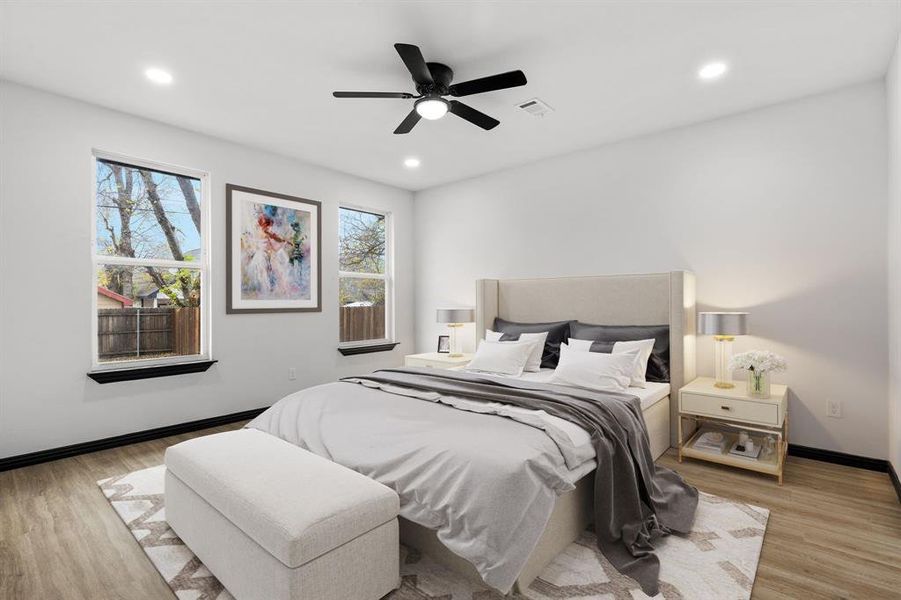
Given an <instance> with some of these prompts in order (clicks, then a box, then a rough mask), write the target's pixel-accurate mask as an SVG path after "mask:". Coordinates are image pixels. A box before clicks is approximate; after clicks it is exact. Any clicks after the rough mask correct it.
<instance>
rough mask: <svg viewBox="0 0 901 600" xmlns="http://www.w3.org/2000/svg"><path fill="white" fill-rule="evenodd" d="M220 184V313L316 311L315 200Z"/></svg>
mask: <svg viewBox="0 0 901 600" xmlns="http://www.w3.org/2000/svg"><path fill="white" fill-rule="evenodd" d="M225 189H226V193H225V195H226V229H227V236H226V239H227V247H226V260H227V262H228V269H227V273H226V279H227V282H226V286H227V288H228V297H227V301H226V312H227V313H254V312H295V311H321V310H322V305H321V293H320V269H319V267H320V257H319V251H320V241H319V233H320V226H321V219H320V213H319V210H320V203H319V202H316V201H314V200H306V199H304V198H297V197H294V196H286V195H284V194H276V193H273V192H264V191H262V190H256V189H253V188H246V187H242V186H237V185H231V184H228V185H226V187H225Z"/></svg>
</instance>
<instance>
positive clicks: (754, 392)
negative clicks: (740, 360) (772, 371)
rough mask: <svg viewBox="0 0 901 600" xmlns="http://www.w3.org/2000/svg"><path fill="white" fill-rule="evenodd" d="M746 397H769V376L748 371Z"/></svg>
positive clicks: (764, 373)
mask: <svg viewBox="0 0 901 600" xmlns="http://www.w3.org/2000/svg"><path fill="white" fill-rule="evenodd" d="M748 396H750V397H752V398H769V397H770V376H769V374H768V373H766V372H765V371H764V372H758V371H748Z"/></svg>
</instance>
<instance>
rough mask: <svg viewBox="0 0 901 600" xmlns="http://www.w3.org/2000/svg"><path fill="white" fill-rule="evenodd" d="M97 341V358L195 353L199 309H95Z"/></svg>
mask: <svg viewBox="0 0 901 600" xmlns="http://www.w3.org/2000/svg"><path fill="white" fill-rule="evenodd" d="M97 344H98V354H99V358H100V360H126V359H130V358H141V357H147V358H151V357H154V356H167V355H170V356H184V355H191V354H199V353H200V309H199V308H197V307H188V308H176V307H166V308H102V309H99V310H98V311H97Z"/></svg>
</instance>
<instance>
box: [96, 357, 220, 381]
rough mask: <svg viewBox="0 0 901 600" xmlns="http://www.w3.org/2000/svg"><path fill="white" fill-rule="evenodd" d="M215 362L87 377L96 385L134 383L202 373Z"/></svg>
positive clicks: (131, 370)
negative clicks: (155, 378)
mask: <svg viewBox="0 0 901 600" xmlns="http://www.w3.org/2000/svg"><path fill="white" fill-rule="evenodd" d="M217 362H219V361H217V360H195V361H191V362H183V363H173V364H171V365H152V366H149V367H128V368H125V369H107V370H104V371H90V372H89V373H88V377H90V378H91V379H93V380H94V381H96V382H97V383H117V382H119V381H134V380H136V379H152V378H154V377H170V376H172V375H185V374H187V373H203V372H204V371H206V370H207V369H209V368H210V367H212V366H213V365H214V364H216V363H217Z"/></svg>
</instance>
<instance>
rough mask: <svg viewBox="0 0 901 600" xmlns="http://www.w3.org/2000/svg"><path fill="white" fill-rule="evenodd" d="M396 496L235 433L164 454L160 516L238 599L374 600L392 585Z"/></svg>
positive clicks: (310, 457) (278, 443) (259, 436)
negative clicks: (163, 513)
mask: <svg viewBox="0 0 901 600" xmlns="http://www.w3.org/2000/svg"><path fill="white" fill-rule="evenodd" d="M398 510H399V502H398V497H397V494H395V493H394V492H393V491H392V490H390V489H389V488H387V487H385V486H384V485H382V484H380V483H378V482H376V481H374V480H372V479H369V478H368V477H365V476H363V475H361V474H359V473H357V472H355V471H352V470H350V469H348V468H346V467H343V466H341V465H338V464H336V463H333V462H331V461H329V460H326V459H324V458H322V457H320V456H317V455H315V454H312V453H310V452H307V451H306V450H303V449H301V448H298V447H297V446H294V445H292V444H289V443H288V442H285V441H283V440H281V439H279V438H277V437H275V436H272V435H269V434H267V433H263V432H261V431H257V430H253V429H243V430H239V431H230V432H227V433H219V434H215V435H210V436H206V437H201V438H196V439H193V440H190V441H187V442H183V443H181V444H176V445H175V446H172V447H170V448H169V449H168V450H167V451H166V518H167V520H168V521H169V524H170V525H171V526H172V528H173V529H174V530H175V533H177V534H178V536H179V537H180V538H181V539H182V540H183V541H184V542H185V544H187V546H188V547H189V548H190V549H191V550H193V551H194V553H195V554H196V555H197V556H198V558H200V560H201V561H203V564H204V565H206V566H207V568H209V570H210V571H211V572H212V573H213V575H215V576H216V577H217V578H218V579H219V581H221V582H222V584H223V585H224V586H225V587H226V589H227V590H228V591H230V592H231V593H232V595H234V596H235V598H237V599H238V600H250V599H260V600H289V599H290V600H377V599H378V598H381V597H382V596H384V595H385V594H387V593H388V592H390V591H391V590H392V589H394V588H396V587H397V586H398V584H399V580H400V574H399V564H398V558H399V557H398V555H399V546H398V544H399V542H398V523H397V513H398Z"/></svg>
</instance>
